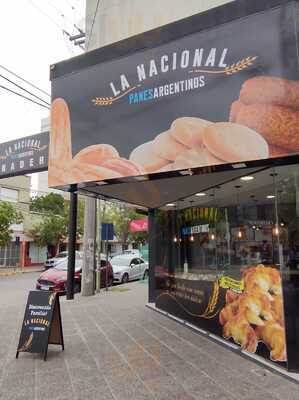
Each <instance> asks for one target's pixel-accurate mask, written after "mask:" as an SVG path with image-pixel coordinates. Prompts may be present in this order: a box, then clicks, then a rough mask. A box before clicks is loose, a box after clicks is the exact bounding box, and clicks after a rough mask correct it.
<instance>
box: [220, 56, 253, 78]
mask: <svg viewBox="0 0 299 400" xmlns="http://www.w3.org/2000/svg"><path fill="white" fill-rule="evenodd" d="M256 59H257V57H246V58H244V59H243V60H240V61H238V62H237V63H235V64H232V65H230V66H228V67H226V68H225V73H226V74H227V75H232V74H235V73H236V72H239V71H242V70H243V69H246V68H248V67H250V66H251V65H252V64H253V61H254V60H256Z"/></svg>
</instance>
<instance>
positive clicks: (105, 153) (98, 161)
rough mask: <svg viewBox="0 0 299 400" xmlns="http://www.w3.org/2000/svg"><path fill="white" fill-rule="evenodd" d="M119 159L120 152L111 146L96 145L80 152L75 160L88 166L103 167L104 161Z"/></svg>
mask: <svg viewBox="0 0 299 400" xmlns="http://www.w3.org/2000/svg"><path fill="white" fill-rule="evenodd" d="M114 158H119V154H118V151H117V150H116V148H115V147H113V146H111V145H110V144H95V145H93V146H88V147H85V148H84V149H83V150H81V151H79V153H77V154H76V155H75V157H74V160H76V161H79V162H83V163H86V164H93V165H102V163H103V160H111V159H114Z"/></svg>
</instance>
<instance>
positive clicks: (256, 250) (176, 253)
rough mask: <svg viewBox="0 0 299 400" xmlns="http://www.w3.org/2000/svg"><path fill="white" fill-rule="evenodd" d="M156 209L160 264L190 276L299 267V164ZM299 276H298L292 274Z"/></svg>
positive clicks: (212, 276) (250, 175)
mask: <svg viewBox="0 0 299 400" xmlns="http://www.w3.org/2000/svg"><path fill="white" fill-rule="evenodd" d="M226 178H227V179H226V181H225V182H223V183H221V184H219V185H217V186H214V187H210V188H200V177H199V178H198V179H199V189H200V190H199V191H198V193H195V194H194V195H192V196H190V197H188V198H185V199H182V200H180V201H177V202H174V203H170V204H168V205H165V207H162V208H161V209H159V210H157V213H156V224H157V240H158V243H157V267H156V275H157V276H158V275H159V274H160V273H161V272H162V273H167V274H170V275H175V276H182V277H184V278H187V279H207V280H209V279H215V278H216V279H217V277H220V276H221V275H223V274H224V273H225V272H226V271H229V274H230V276H234V273H235V276H236V277H237V276H239V274H240V269H241V270H242V269H243V268H244V269H245V268H247V267H249V266H256V265H258V264H264V265H274V266H276V267H277V268H281V269H283V271H284V272H285V273H286V274H288V275H289V276H291V275H292V273H293V274H294V273H295V272H297V271H298V267H299V231H298V215H299V190H298V185H299V168H298V166H296V165H295V166H284V167H276V168H263V169H259V170H258V171H257V170H255V171H252V170H251V171H250V173H248V171H247V173H246V174H244V172H243V175H242V174H241V173H240V176H238V178H235V179H231V176H230V173H229V172H228V173H227V177H226ZM293 279H295V278H293Z"/></svg>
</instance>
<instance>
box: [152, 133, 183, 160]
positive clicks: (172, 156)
mask: <svg viewBox="0 0 299 400" xmlns="http://www.w3.org/2000/svg"><path fill="white" fill-rule="evenodd" d="M187 149H188V148H187V147H186V146H185V145H183V144H182V143H180V142H178V141H177V140H175V139H174V138H173V137H172V135H171V132H170V131H166V132H162V133H160V134H159V135H158V136H156V138H155V139H154V141H153V151H154V153H155V154H156V155H157V156H158V157H161V158H163V159H166V160H168V161H174V160H176V159H177V158H178V156H179V155H180V154H182V153H184V152H185V151H186V150H187Z"/></svg>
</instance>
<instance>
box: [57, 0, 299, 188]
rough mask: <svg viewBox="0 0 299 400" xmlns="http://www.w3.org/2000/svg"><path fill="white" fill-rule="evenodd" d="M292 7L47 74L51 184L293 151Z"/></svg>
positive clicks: (297, 106) (297, 100) (298, 83)
mask: <svg viewBox="0 0 299 400" xmlns="http://www.w3.org/2000/svg"><path fill="white" fill-rule="evenodd" d="M242 4H243V2H242ZM297 7H298V4H297V2H296V1H289V2H283V4H282V5H280V6H277V7H274V8H272V9H268V10H266V11H264V12H260V13H256V14H252V15H249V16H247V17H244V18H239V19H236V20H233V21H231V22H229V23H223V24H221V23H220V24H218V25H217V26H214V27H213V28H210V29H206V30H204V29H203V30H200V28H199V31H198V32H197V33H193V34H188V35H184V34H183V32H182V37H181V38H179V39H176V40H173V41H169V42H168V43H166V44H162V45H159V46H157V47H154V48H150V49H145V50H144V49H143V50H139V51H137V52H135V53H133V54H130V55H123V56H122V57H120V58H114V59H112V60H106V61H105V62H101V60H100V59H99V62H98V63H93V65H91V66H89V67H88V68H85V69H82V70H80V69H79V70H77V71H72V73H69V74H65V75H63V76H56V77H55V79H53V80H52V98H53V104H52V112H51V127H52V128H51V135H50V136H51V137H50V154H49V179H50V185H52V186H62V185H65V184H71V183H78V182H87V181H100V180H105V179H113V178H122V177H125V176H137V175H144V174H151V173H156V172H168V171H175V170H183V169H188V168H196V167H203V166H210V165H221V164H225V163H236V162H240V161H249V160H261V159H269V158H272V157H280V156H287V155H291V154H296V153H298V150H299V146H298V143H299V128H298V126H299V117H298V112H299V111H298V110H299V95H298V93H299V80H298V54H297V30H296V15H297V14H296V13H297ZM204 17H205V18H207V16H206V15H203V18H204ZM175 24H176V23H174V24H173V25H172V27H173V29H174V27H175V26H176V25H175ZM200 26H201V25H200V24H199V27H200ZM169 29H170V28H169ZM154 32H156V31H154ZM154 32H153V33H152V35H153V38H154ZM157 33H158V30H157ZM107 51H108V50H107ZM111 54H112V56H111V58H113V45H112V46H111ZM114 57H115V56H114ZM78 62H79V61H78ZM74 64H76V62H75V61H74Z"/></svg>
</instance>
